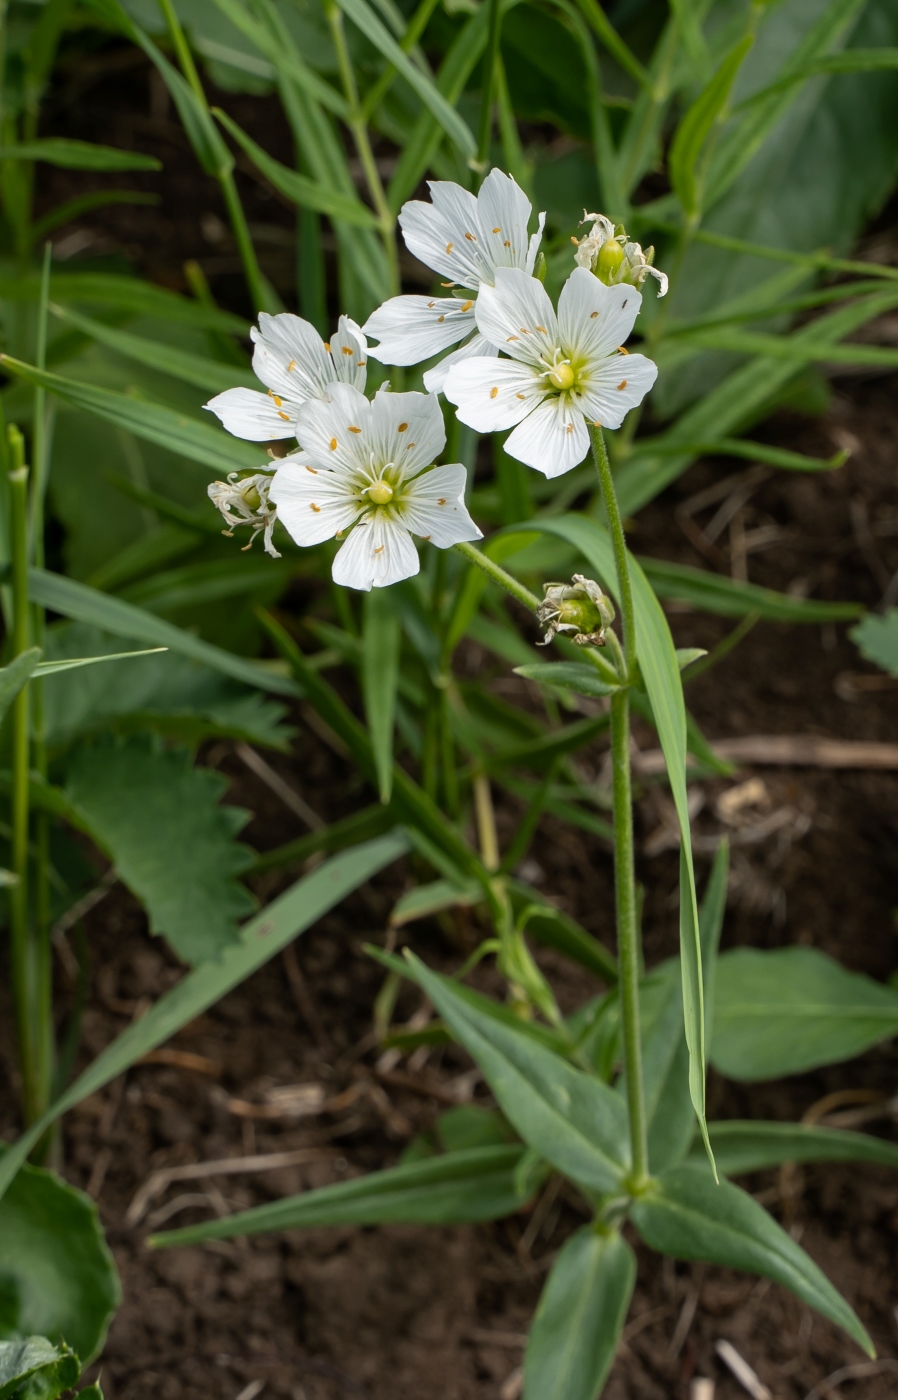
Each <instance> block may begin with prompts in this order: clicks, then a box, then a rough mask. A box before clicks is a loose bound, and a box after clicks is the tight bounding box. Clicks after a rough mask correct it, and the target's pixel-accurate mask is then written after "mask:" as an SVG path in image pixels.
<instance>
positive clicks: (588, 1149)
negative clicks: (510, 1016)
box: [406, 953, 628, 1191]
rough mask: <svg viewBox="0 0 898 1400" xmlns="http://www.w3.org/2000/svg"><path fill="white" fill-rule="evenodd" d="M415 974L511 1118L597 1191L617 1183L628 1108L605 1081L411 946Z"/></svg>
mask: <svg viewBox="0 0 898 1400" xmlns="http://www.w3.org/2000/svg"><path fill="white" fill-rule="evenodd" d="M406 956H407V960H408V963H409V965H410V967H411V969H412V972H413V976H414V979H415V981H416V982H417V983H418V986H419V987H421V988H422V989H423V991H425V992H426V993H427V995H428V996H429V997H430V1000H431V1001H432V1002H433V1004H434V1006H435V1007H436V1009H437V1011H438V1012H439V1013H440V1015H441V1016H442V1017H443V1020H444V1021H445V1022H446V1023H447V1025H448V1026H449V1028H450V1029H451V1031H452V1033H453V1035H454V1036H455V1037H456V1039H457V1040H458V1041H459V1043H460V1044H461V1045H463V1046H464V1047H465V1049H466V1050H467V1051H468V1053H469V1055H471V1057H472V1058H473V1059H474V1061H475V1062H476V1063H477V1064H478V1065H479V1066H480V1069H481V1070H482V1071H483V1075H484V1078H485V1079H486V1080H487V1082H488V1084H489V1086H490V1088H491V1089H492V1091H493V1093H494V1094H495V1096H496V1100H497V1102H498V1104H499V1107H500V1108H501V1109H502V1112H503V1113H504V1114H505V1116H506V1118H507V1119H508V1121H509V1122H510V1123H511V1124H512V1126H513V1127H514V1128H515V1129H516V1130H517V1132H518V1133H520V1135H521V1137H522V1138H523V1139H524V1141H525V1142H526V1143H527V1144H528V1145H529V1146H530V1147H532V1148H534V1149H535V1151H537V1152H539V1153H540V1155H541V1156H543V1157H545V1158H546V1160H547V1161H549V1162H551V1163H552V1165H553V1166H554V1167H556V1168H557V1169H558V1170H559V1171H561V1172H564V1173H565V1175H567V1176H570V1177H571V1178H573V1180H575V1181H578V1182H581V1183H582V1184H583V1185H584V1186H587V1187H590V1188H592V1189H593V1190H597V1191H613V1190H615V1189H618V1187H619V1184H620V1180H621V1177H622V1176H623V1175H624V1173H625V1171H626V1162H627V1152H628V1143H627V1112H626V1108H625V1106H624V1104H623V1103H622V1102H621V1100H620V1099H619V1098H618V1096H617V1095H616V1094H615V1093H614V1091H613V1090H612V1089H610V1088H609V1087H608V1085H607V1084H603V1083H601V1081H600V1080H598V1079H594V1078H592V1077H591V1076H590V1075H588V1074H584V1073H583V1072H582V1070H578V1069H575V1068H574V1066H573V1065H571V1064H569V1063H568V1062H567V1061H566V1060H564V1059H562V1058H561V1056H560V1055H555V1054H553V1052H552V1051H551V1050H547V1049H544V1048H543V1047H542V1046H541V1045H538V1044H537V1043H536V1042H535V1041H534V1040H533V1039H532V1037H531V1036H529V1035H527V1034H526V1033H525V1032H524V1031H523V1030H521V1031H518V1030H516V1029H515V1028H514V1027H513V1026H511V1025H507V1024H503V1023H502V1022H500V1021H498V1020H496V1019H495V1018H493V1017H491V1016H487V1015H485V1014H484V1013H483V1012H481V1011H480V1010H479V1009H478V1008H477V1007H476V1006H474V1005H473V1004H472V1003H471V1002H470V1001H469V1000H467V999H466V998H464V997H463V996H462V995H461V994H460V991H459V988H458V987H457V986H456V985H455V984H454V983H453V982H452V981H450V980H449V979H448V978H445V977H440V976H438V975H437V974H436V973H434V972H431V971H430V970H429V969H428V968H426V967H425V966H424V964H423V963H422V962H421V961H420V960H419V959H418V958H415V957H414V956H413V955H412V954H410V953H407V954H406Z"/></svg>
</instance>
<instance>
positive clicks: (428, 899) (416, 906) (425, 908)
mask: <svg viewBox="0 0 898 1400" xmlns="http://www.w3.org/2000/svg"><path fill="white" fill-rule="evenodd" d="M482 900H483V890H482V889H481V888H480V885H479V884H478V883H477V881H476V880H465V881H464V883H463V884H460V885H459V884H456V883H454V881H452V880H434V881H433V882H432V883H431V884H429V885H418V887H417V889H414V890H408V891H407V892H406V893H405V894H404V895H402V896H401V898H400V899H398V900H397V901H396V903H395V904H394V906H393V912H392V914H391V915H390V927H391V928H402V927H403V925H404V924H411V923H414V921H415V920H416V919H427V918H429V917H430V916H431V915H432V914H439V913H441V912H442V910H444V909H458V908H463V909H470V908H471V906H472V905H474V904H480V903H481V902H482Z"/></svg>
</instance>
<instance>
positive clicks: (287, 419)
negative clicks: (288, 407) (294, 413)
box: [278, 409, 290, 423]
mask: <svg viewBox="0 0 898 1400" xmlns="http://www.w3.org/2000/svg"><path fill="white" fill-rule="evenodd" d="M278 418H283V420H284V422H285V423H289V422H290V414H289V413H282V412H281V410H280V409H278Z"/></svg>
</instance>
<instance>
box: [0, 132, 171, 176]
mask: <svg viewBox="0 0 898 1400" xmlns="http://www.w3.org/2000/svg"><path fill="white" fill-rule="evenodd" d="M0 160H42V161H43V162H44V163H45V164H46V165H59V166H62V168H63V169H64V170H161V169H162V161H161V160H157V159H156V157H155V156H144V155H141V154H140V152H139V151H120V150H118V149H117V148H116V147H115V146H95V145H93V143H92V142H90V141H70V140H68V139H66V138H65V137H61V136H53V137H45V138H43V139H41V140H37V141H23V142H22V143H21V144H20V145H18V146H0Z"/></svg>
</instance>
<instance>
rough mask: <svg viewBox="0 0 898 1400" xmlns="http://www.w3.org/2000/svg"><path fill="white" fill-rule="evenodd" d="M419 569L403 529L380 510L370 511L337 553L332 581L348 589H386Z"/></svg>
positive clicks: (405, 530)
mask: <svg viewBox="0 0 898 1400" xmlns="http://www.w3.org/2000/svg"><path fill="white" fill-rule="evenodd" d="M420 568H421V561H420V559H419V558H418V551H417V550H416V549H415V546H414V544H413V543H412V537H411V535H410V534H409V532H408V530H407V529H406V528H405V526H404V525H401V524H400V523H399V522H398V521H397V520H395V519H393V518H392V517H390V516H389V515H387V514H386V513H385V512H384V511H382V510H376V511H372V512H371V514H370V515H366V516H365V517H364V518H363V519H362V520H360V521H359V523H358V524H357V525H356V526H355V528H354V530H353V531H352V533H351V534H350V536H349V539H348V540H347V541H346V543H345V544H344V545H343V546H342V547H341V548H340V549H339V550H338V551H337V557H336V559H335V560H334V568H333V580H334V583H341V584H343V585H344V586H345V587H347V588H360V589H362V590H363V591H364V592H366V593H367V592H368V590H369V589H370V588H372V587H373V588H386V587H387V586H388V585H389V584H391V583H399V581H400V579H404V578H411V577H412V576H413V575H414V574H416V573H418V571H419V569H420Z"/></svg>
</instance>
